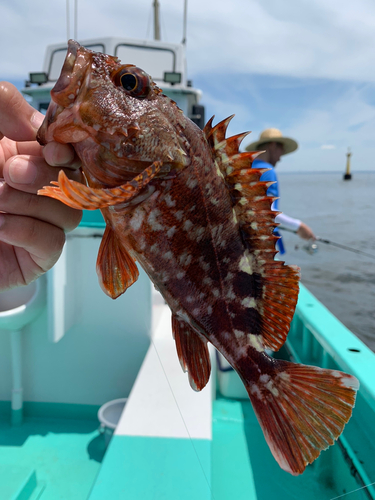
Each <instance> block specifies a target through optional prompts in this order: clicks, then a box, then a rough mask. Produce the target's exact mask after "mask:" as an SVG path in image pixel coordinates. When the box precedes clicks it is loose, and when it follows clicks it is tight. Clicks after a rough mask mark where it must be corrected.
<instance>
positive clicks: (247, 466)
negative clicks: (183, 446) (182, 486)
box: [212, 398, 367, 500]
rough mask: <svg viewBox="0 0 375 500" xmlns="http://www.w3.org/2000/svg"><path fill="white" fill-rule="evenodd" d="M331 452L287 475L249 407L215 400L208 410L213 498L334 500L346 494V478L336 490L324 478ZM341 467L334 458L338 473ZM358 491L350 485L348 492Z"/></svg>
mask: <svg viewBox="0 0 375 500" xmlns="http://www.w3.org/2000/svg"><path fill="white" fill-rule="evenodd" d="M333 450H334V448H331V449H329V450H327V451H325V452H322V455H321V456H320V457H319V459H318V460H317V461H316V462H315V463H314V464H313V465H311V466H309V467H307V469H306V470H305V472H304V473H303V474H302V475H301V476H297V477H296V476H291V475H290V474H288V473H287V472H284V471H283V470H282V469H280V467H279V466H278V464H277V463H276V461H275V460H274V459H273V457H272V455H271V452H270V450H269V448H268V446H267V444H266V442H265V439H264V437H263V434H262V431H261V429H260V426H259V424H258V422H257V419H256V416H255V414H254V412H253V410H252V407H251V404H250V402H248V401H245V400H242V401H237V400H230V399H226V398H218V399H217V400H216V401H215V402H214V406H213V441H212V498H213V499H214V500H230V499H233V498H235V499H236V500H269V499H270V498H278V499H280V500H301V498H302V497H301V492H303V498H304V500H317V499H319V500H331V499H333V498H337V497H338V496H340V495H343V494H345V493H347V492H348V491H349V489H347V487H348V483H347V478H345V483H346V484H345V483H342V484H341V486H340V481H338V482H330V481H329V480H328V478H326V477H324V475H325V470H326V468H325V463H326V460H329V461H330V460H331V459H332V458H333V457H332V451H333ZM342 465H343V464H341V462H340V460H339V458H338V460H337V467H338V468H339V470H340V467H341V466H342ZM329 470H332V469H331V468H330V469H329ZM342 472H343V471H342ZM330 483H331V484H330ZM357 488H358V486H357V485H356V484H355V483H354V480H353V488H351V489H353V490H354V489H357ZM361 495H362V493H361V492H356V493H351V495H350V500H359V499H364V498H367V497H365V496H361Z"/></svg>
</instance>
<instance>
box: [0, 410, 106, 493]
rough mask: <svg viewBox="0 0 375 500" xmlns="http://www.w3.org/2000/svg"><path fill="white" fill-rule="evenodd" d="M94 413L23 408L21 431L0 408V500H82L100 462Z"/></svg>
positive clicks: (99, 439) (100, 444) (101, 445)
mask: <svg viewBox="0 0 375 500" xmlns="http://www.w3.org/2000/svg"><path fill="white" fill-rule="evenodd" d="M97 409H98V408H96V407H88V406H82V408H80V407H79V405H77V406H75V405H54V404H36V403H31V404H30V403H26V404H25V408H24V413H25V415H24V422H23V424H22V426H19V427H17V426H16V427H12V426H11V425H10V404H6V403H2V404H1V405H0V498H1V500H28V499H30V500H37V499H39V498H41V499H42V500H84V499H86V498H87V497H88V495H89V493H90V490H91V488H92V485H93V483H94V481H95V478H96V476H97V474H98V471H99V469H100V466H101V462H102V460H103V456H104V452H105V447H104V439H103V436H101V435H100V434H99V432H98V426H99V424H98V420H97Z"/></svg>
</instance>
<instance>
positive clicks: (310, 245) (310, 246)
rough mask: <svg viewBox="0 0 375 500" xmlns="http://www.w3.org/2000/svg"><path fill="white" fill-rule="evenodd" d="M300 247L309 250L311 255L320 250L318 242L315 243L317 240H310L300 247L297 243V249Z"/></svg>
mask: <svg viewBox="0 0 375 500" xmlns="http://www.w3.org/2000/svg"><path fill="white" fill-rule="evenodd" d="M299 248H301V249H302V250H304V251H305V252H307V253H308V254H309V255H314V254H316V253H317V252H318V250H319V247H318V245H317V243H315V241H309V242H308V243H306V244H305V245H302V246H301V247H299V246H298V245H295V247H294V249H295V250H299Z"/></svg>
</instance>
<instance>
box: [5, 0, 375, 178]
mask: <svg viewBox="0 0 375 500" xmlns="http://www.w3.org/2000/svg"><path fill="white" fill-rule="evenodd" d="M152 3H153V2H152V0H137V1H136V2H134V1H130V0H106V1H105V2H103V1H102V0H78V23H77V27H78V30H77V34H78V37H77V38H78V40H84V39H88V38H95V37H100V36H119V37H130V38H152V36H153V32H152V26H151V6H152ZM160 3H161V35H162V40H164V41H167V42H180V41H181V40H182V36H183V9H184V4H183V0H160ZM72 10H73V0H71V1H70V11H71V12H72ZM71 17H72V16H71ZM0 18H1V20H2V29H1V32H0V43H1V47H2V56H1V59H0V79H2V80H9V81H12V82H15V83H17V84H18V86H21V85H22V82H23V81H24V80H25V79H26V78H27V75H28V73H29V72H30V71H40V70H42V66H43V59H44V53H45V47H46V46H47V45H48V44H51V43H59V42H64V41H66V39H67V36H68V35H67V22H66V19H67V15H66V0H54V1H53V2H46V1H45V0H33V1H31V0H12V2H9V0H0ZM70 24H71V28H72V24H73V23H72V19H71V23H70ZM70 36H71V37H72V36H73V29H71V32H70ZM374 59H375V3H374V2H373V0H356V2H353V1H352V0H351V1H349V0H330V1H329V2H327V1H326V0H284V1H283V2H281V1H280V0H230V1H228V0H225V1H224V0H189V1H188V24H187V63H188V78H190V79H192V80H193V83H194V86H195V87H198V88H200V89H201V90H202V92H203V97H202V104H204V105H205V106H206V117H207V118H209V117H210V116H212V115H213V114H214V115H215V116H216V120H218V121H219V120H222V119H224V118H226V117H227V116H229V115H232V114H233V113H235V115H236V116H235V118H234V119H233V120H232V122H231V124H230V127H229V133H230V135H232V134H237V133H240V132H244V131H247V130H250V131H252V134H251V135H250V136H249V137H248V138H246V139H245V141H244V145H245V146H246V143H249V142H252V141H254V140H256V139H257V138H258V136H259V134H260V132H261V131H262V130H264V129H265V128H268V127H276V128H279V129H280V130H281V131H282V133H283V135H285V136H289V137H292V138H294V139H295V140H297V142H298V143H299V149H298V150H297V151H296V152H295V153H293V154H290V155H287V156H285V157H283V158H282V161H281V163H280V165H279V166H278V168H280V169H283V171H284V172H296V171H298V172H308V171H342V172H343V171H344V170H345V164H346V153H347V151H348V147H350V149H351V152H352V159H351V162H352V171H353V173H354V172H355V171H356V170H358V171H359V170H375V64H374ZM146 70H147V69H146Z"/></svg>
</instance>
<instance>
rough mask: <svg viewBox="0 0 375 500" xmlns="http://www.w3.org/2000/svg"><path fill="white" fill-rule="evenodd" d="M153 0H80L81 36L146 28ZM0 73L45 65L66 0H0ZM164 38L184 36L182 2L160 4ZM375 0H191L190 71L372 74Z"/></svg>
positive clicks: (60, 37)
mask: <svg viewBox="0 0 375 500" xmlns="http://www.w3.org/2000/svg"><path fill="white" fill-rule="evenodd" d="M72 3H73V2H71V4H72ZM151 3H152V2H151V0H138V2H130V1H129V0H128V1H124V0H121V1H120V0H112V1H110V2H102V1H101V0H91V1H88V0H81V1H80V2H79V5H78V37H79V38H80V39H84V38H93V37H97V36H109V35H112V36H127V37H133V38H145V37H146V36H147V33H149V34H150V35H151V33H150V31H152V30H150V29H149V24H150V23H149V19H150V10H151ZM0 15H1V19H2V30H1V34H0V41H1V43H2V47H6V50H5V51H4V53H3V54H2V61H1V66H0V74H1V76H2V77H8V78H9V77H13V78H20V77H24V76H25V74H27V72H28V71H30V70H38V69H40V68H41V66H42V60H43V55H44V50H45V46H46V45H47V44H49V43H57V42H59V41H64V40H65V39H66V36H67V35H66V13H65V2H47V3H46V2H45V1H43V0H34V1H33V2H28V1H27V0H15V1H13V2H7V1H6V0H1V1H0ZM161 18H162V35H163V38H164V40H168V41H170V42H179V41H181V39H182V21H183V2H180V3H178V4H176V2H175V1H174V0H164V1H163V2H162V4H161ZM374 28H375V4H373V3H372V2H370V1H369V0H357V1H356V2H355V3H353V2H351V1H349V0H343V1H341V2H340V1H338V0H332V1H330V2H326V1H325V0H313V1H310V2H308V1H301V0H289V1H288V2H279V0H254V1H252V2H249V1H248V0H231V2H221V3H220V8H218V4H217V2H216V1H214V0H206V1H205V2H201V1H198V0H191V1H190V2H189V11H188V30H187V33H188V43H187V49H188V61H189V68H190V70H191V71H192V72H193V73H197V72H211V71H215V70H217V69H218V68H222V69H223V70H225V71H233V72H236V73H243V74H249V73H250V74H268V75H271V74H272V75H284V76H286V75H288V76H294V77H300V78H307V77H308V78H329V79H335V80H340V79H345V80H352V81H353V80H356V81H371V82H374V81H375V66H374V65H373V64H370V61H372V59H373V46H374V44H375V29H374Z"/></svg>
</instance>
